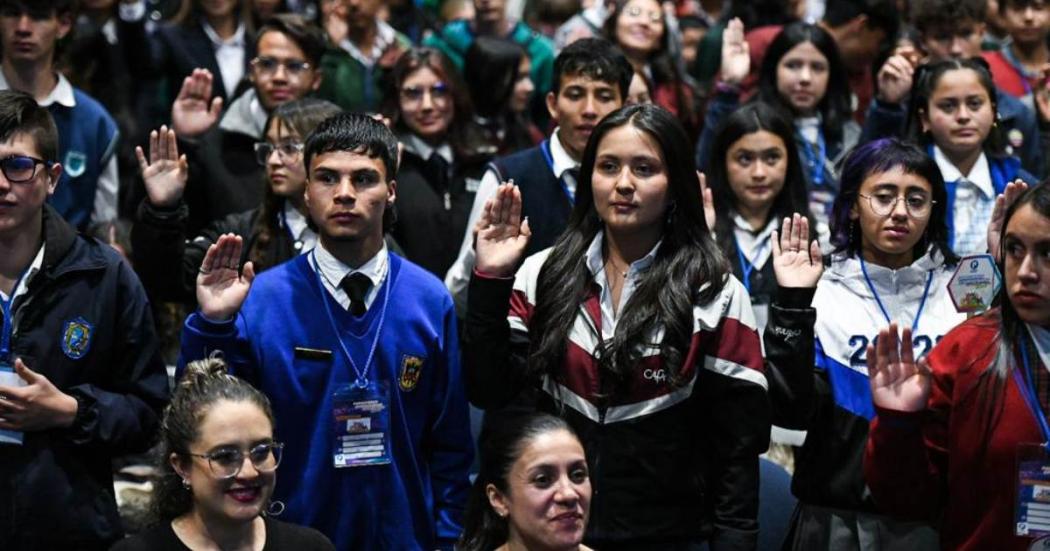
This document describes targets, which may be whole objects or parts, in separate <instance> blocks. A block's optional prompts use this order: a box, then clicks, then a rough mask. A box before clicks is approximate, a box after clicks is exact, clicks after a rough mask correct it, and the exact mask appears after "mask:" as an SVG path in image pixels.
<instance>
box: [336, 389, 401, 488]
mask: <svg viewBox="0 0 1050 551" xmlns="http://www.w3.org/2000/svg"><path fill="white" fill-rule="evenodd" d="M332 417H333V424H334V428H335V444H334V447H333V453H332V464H333V465H334V466H335V467H336V468H337V469H338V468H343V467H366V466H369V465H385V464H387V463H390V388H389V386H388V385H387V383H386V382H384V381H379V382H377V381H369V382H367V383H362V384H353V385H346V386H344V387H342V388H340V389H339V390H337V391H336V392H335V394H333V395H332Z"/></svg>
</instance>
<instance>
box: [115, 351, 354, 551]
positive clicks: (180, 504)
mask: <svg viewBox="0 0 1050 551" xmlns="http://www.w3.org/2000/svg"><path fill="white" fill-rule="evenodd" d="M273 425H274V420H273V412H272V411H271V409H270V401H269V400H267V399H266V396H264V395H263V394H262V393H261V392H259V391H258V390H256V389H255V388H254V387H253V386H251V385H250V384H248V383H247V382H245V381H243V380H241V379H238V378H237V377H234V376H232V375H229V374H227V373H226V364H225V362H223V361H222V360H218V359H211V360H202V361H199V362H192V363H190V364H189V365H188V366H187V368H186V373H185V375H183V378H182V380H181V381H180V382H179V384H178V387H176V389H175V392H174V393H172V396H171V403H170V404H169V405H168V407H167V409H166V410H165V411H164V420H163V421H162V423H161V429H160V433H161V454H160V456H159V463H160V465H159V470H160V475H159V476H158V479H157V480H156V481H155V482H154V486H153V512H154V514H155V516H156V520H157V525H156V526H154V527H153V528H151V529H149V530H146V531H145V532H142V533H141V534H139V535H137V536H135V537H132V538H129V539H126V540H124V541H121V542H119V543H117V544H116V545H115V546H113V549H114V550H118V551H136V550H143V551H145V550H149V551H158V550H176V549H178V550H182V549H192V550H194V551H197V550H211V549H237V550H241V549H251V550H259V549H261V550H264V551H268V550H277V549H296V550H297V551H314V550H317V551H321V550H324V551H328V550H332V549H334V547H333V546H332V544H331V542H329V541H328V539H327V538H325V537H324V535H322V534H321V533H320V532H318V531H316V530H314V529H312V528H306V527H302V526H296V525H294V524H288V523H284V522H280V521H278V520H274V519H273V518H270V517H269V516H266V515H267V513H271V514H279V513H280V510H281V509H283V508H284V506H283V505H282V504H281V503H280V502H273V503H271V502H270V495H271V494H272V493H273V487H274V483H275V482H276V480H277V466H278V465H279V464H280V462H281V449H282V444H281V443H279V442H277V441H275V440H274V435H273Z"/></svg>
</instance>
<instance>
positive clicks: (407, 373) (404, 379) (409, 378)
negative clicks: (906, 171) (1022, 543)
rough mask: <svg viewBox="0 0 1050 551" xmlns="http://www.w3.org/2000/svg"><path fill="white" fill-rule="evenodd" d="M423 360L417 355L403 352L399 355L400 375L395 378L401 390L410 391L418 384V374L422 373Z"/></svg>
mask: <svg viewBox="0 0 1050 551" xmlns="http://www.w3.org/2000/svg"><path fill="white" fill-rule="evenodd" d="M423 360H424V358H420V357H419V356H412V355H410V354H405V355H403V356H401V376H400V377H398V379H397V385H398V386H399V387H401V391H402V392H411V391H413V390H415V388H416V385H417V384H419V376H420V375H422V374H423Z"/></svg>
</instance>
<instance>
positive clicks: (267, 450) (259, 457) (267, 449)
mask: <svg viewBox="0 0 1050 551" xmlns="http://www.w3.org/2000/svg"><path fill="white" fill-rule="evenodd" d="M283 449H284V444H282V443H280V442H270V443H267V444H259V445H258V446H254V447H253V448H252V449H250V450H248V451H247V452H245V450H242V449H240V448H220V449H218V450H215V451H213V452H210V453H187V454H186V455H189V456H191V457H199V458H201V459H207V460H208V468H209V469H211V474H212V475H214V476H215V478H218V479H220V480H224V479H227V478H233V477H235V476H237V474H238V473H240V472H241V468H242V467H243V466H244V456H245V453H247V455H248V459H249V460H250V461H251V462H252V466H253V467H255V470H257V471H259V472H261V473H270V472H273V471H274V470H276V469H277V465H280V463H281V451H282V450H283Z"/></svg>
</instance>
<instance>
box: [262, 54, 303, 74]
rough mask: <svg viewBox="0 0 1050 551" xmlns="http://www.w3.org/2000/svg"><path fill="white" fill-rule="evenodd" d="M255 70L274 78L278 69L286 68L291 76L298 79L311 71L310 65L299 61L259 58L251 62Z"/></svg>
mask: <svg viewBox="0 0 1050 551" xmlns="http://www.w3.org/2000/svg"><path fill="white" fill-rule="evenodd" d="M251 66H252V68H253V69H255V70H256V71H258V72H259V74H261V75H264V76H272V75H273V74H274V73H276V72H277V68H278V67H284V70H285V72H286V73H288V75H289V76H293V77H298V76H301V75H302V74H303V73H305V72H306V71H309V70H310V64H309V63H307V62H305V61H300V60H298V59H277V58H273V57H257V58H255V59H253V60H252V61H251Z"/></svg>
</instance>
